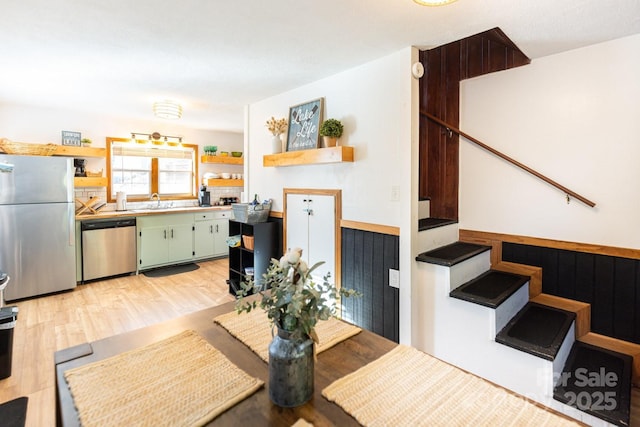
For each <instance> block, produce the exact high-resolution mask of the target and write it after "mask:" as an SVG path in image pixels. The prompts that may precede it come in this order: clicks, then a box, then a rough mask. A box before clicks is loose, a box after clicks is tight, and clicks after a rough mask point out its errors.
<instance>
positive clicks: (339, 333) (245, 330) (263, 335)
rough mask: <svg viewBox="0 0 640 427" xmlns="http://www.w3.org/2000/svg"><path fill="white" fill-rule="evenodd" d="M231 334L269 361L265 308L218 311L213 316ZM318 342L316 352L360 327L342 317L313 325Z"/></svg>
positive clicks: (321, 350) (269, 340) (268, 332)
mask: <svg viewBox="0 0 640 427" xmlns="http://www.w3.org/2000/svg"><path fill="white" fill-rule="evenodd" d="M213 321H214V322H216V323H218V324H220V326H222V327H223V328H225V329H226V330H227V331H229V333H230V334H231V335H233V336H234V337H236V338H237V339H239V340H240V341H242V342H243V343H244V344H245V345H246V346H247V347H249V348H250V349H251V350H253V352H254V353H256V354H257V355H258V356H260V357H261V358H262V360H264V361H265V362H267V363H269V344H270V343H271V340H272V339H273V337H272V335H271V323H270V322H269V318H268V317H267V313H266V312H265V311H264V310H260V309H257V310H251V312H249V313H246V312H244V313H241V314H238V313H237V312H235V311H232V312H229V313H225V314H221V315H220V316H217V317H216V318H215V319H213ZM315 330H316V334H317V335H318V341H319V343H318V345H316V353H321V352H323V351H325V350H327V349H329V348H331V347H333V346H334V345H336V344H338V343H339V342H341V341H344V340H346V339H347V338H349V337H352V336H354V335H356V334H357V333H359V332H360V331H361V330H362V329H360V328H358V327H357V326H353V325H351V324H349V323H346V322H343V321H342V320H339V319H335V318H333V317H332V318H330V319H329V320H321V321H319V322H318V323H317V324H316V327H315Z"/></svg>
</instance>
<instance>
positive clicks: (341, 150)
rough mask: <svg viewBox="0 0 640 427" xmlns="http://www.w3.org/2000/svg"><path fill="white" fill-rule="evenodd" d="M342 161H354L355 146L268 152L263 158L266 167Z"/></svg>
mask: <svg viewBox="0 0 640 427" xmlns="http://www.w3.org/2000/svg"><path fill="white" fill-rule="evenodd" d="M342 162H353V147H348V146H344V145H341V146H338V147H327V148H316V149H312V150H299V151H287V152H285V153H280V154H267V155H265V156H264V157H263V158H262V165H263V166H264V167H278V166H295V165H312V164H321V163H342Z"/></svg>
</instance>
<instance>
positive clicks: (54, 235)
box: [0, 154, 76, 301]
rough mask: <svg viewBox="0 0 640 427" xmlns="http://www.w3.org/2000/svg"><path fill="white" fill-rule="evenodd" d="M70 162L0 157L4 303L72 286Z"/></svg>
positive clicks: (0, 264) (0, 255) (0, 250)
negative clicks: (7, 281) (5, 282)
mask: <svg viewBox="0 0 640 427" xmlns="http://www.w3.org/2000/svg"><path fill="white" fill-rule="evenodd" d="M72 162H73V159H70V158H65V157H48V156H12V155H2V154H0V270H2V271H4V272H6V273H7V274H8V275H9V276H10V277H11V282H10V284H9V285H8V286H7V288H6V289H5V291H4V297H5V300H7V301H11V300H16V299H21V298H27V297H32V296H36V295H44V294H48V293H52V292H57V291H62V290H66V289H72V288H74V287H75V286H76V257H75V203H74V200H73V175H74V169H73V165H72Z"/></svg>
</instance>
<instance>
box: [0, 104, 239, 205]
mask: <svg viewBox="0 0 640 427" xmlns="http://www.w3.org/2000/svg"><path fill="white" fill-rule="evenodd" d="M63 130H68V131H76V132H80V133H82V137H83V138H89V139H91V140H92V146H93V147H105V144H106V138H107V137H117V138H130V137H131V132H142V133H153V132H156V131H157V132H159V133H160V134H163V135H173V136H182V137H183V141H184V142H185V143H188V144H196V145H198V146H199V151H200V154H202V147H203V146H205V145H217V146H218V150H219V151H225V150H226V151H242V147H243V144H244V138H243V134H241V133H235V132H219V131H211V130H202V129H192V128H188V127H184V126H180V121H179V120H177V121H174V120H162V119H150V120H132V119H128V118H123V117H110V116H104V115H98V114H89V113H85V112H83V111H82V109H81V108H78V109H68V110H61V109H50V108H42V107H34V106H23V105H11V104H0V138H8V139H10V140H12V141H19V142H29V143H39V144H45V143H54V144H61V132H62V131H63ZM87 169H89V170H92V171H99V170H100V169H103V170H105V173H106V162H105V160H104V159H98V158H87ZM204 172H231V173H240V172H241V169H240V168H238V167H234V166H228V165H211V164H205V165H202V164H201V165H199V175H200V177H199V178H198V183H200V182H201V180H200V178H201V176H202V174H203V173H204ZM240 191H241V189H240V188H238V187H235V188H234V187H219V188H216V189H215V195H216V197H220V196H223V195H227V194H228V195H229V196H239V195H240ZM94 194H95V195H99V196H102V197H105V196H106V191H104V190H100V189H97V188H92V189H91V190H90V192H89V193H87V194H84V196H85V197H87V196H89V195H94Z"/></svg>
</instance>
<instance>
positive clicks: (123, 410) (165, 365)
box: [64, 331, 264, 427]
mask: <svg viewBox="0 0 640 427" xmlns="http://www.w3.org/2000/svg"><path fill="white" fill-rule="evenodd" d="M64 376H65V378H66V380H67V382H68V383H69V388H70V390H71V395H72V396H73V400H74V403H75V406H76V408H77V410H78V415H79V418H80V422H81V424H82V426H83V427H91V426H125V425H126V426H134V425H135V426H138V425H146V426H154V427H155V426H201V425H203V424H206V423H207V422H208V421H210V420H212V419H213V418H215V417H216V416H217V415H219V414H221V413H222V412H224V411H225V410H227V409H228V408H230V407H232V406H233V405H235V404H236V403H238V402H240V401H242V400H243V399H245V398H246V397H248V396H250V395H251V394H253V393H254V392H256V391H257V390H258V389H259V388H260V387H262V385H263V384H264V383H263V382H262V381H261V380H259V379H257V378H253V377H251V376H249V375H248V374H247V373H245V372H244V371H242V370H241V369H240V368H238V367H237V366H235V365H234V364H233V363H231V362H230V361H229V359H227V358H226V357H225V356H224V355H223V354H222V353H221V352H220V351H218V350H217V349H216V348H214V347H213V346H211V345H210V344H209V343H208V342H207V341H206V340H204V339H203V338H202V337H200V336H199V335H198V334H197V333H196V332H194V331H185V332H182V333H180V334H178V335H175V336H173V337H170V338H167V339H165V340H162V341H160V342H157V343H154V344H150V345H148V346H146V347H142V348H139V349H136V350H132V351H129V352H126V353H122V354H120V355H117V356H114V357H111V358H108V359H105V360H101V361H99V362H95V363H92V364H89V365H85V366H81V367H78V368H73V369H69V370H67V371H65V373H64Z"/></svg>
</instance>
